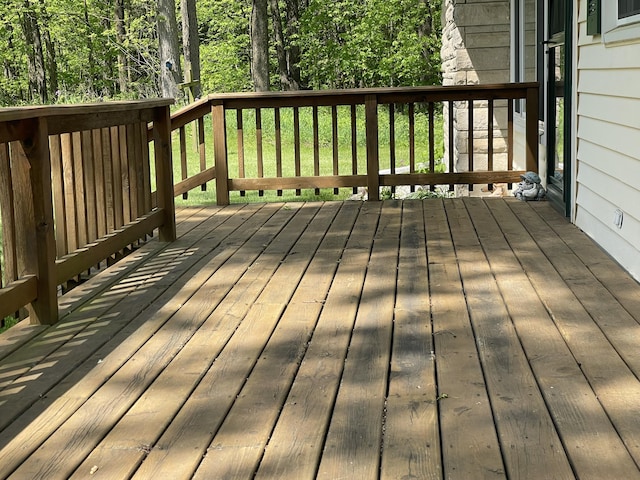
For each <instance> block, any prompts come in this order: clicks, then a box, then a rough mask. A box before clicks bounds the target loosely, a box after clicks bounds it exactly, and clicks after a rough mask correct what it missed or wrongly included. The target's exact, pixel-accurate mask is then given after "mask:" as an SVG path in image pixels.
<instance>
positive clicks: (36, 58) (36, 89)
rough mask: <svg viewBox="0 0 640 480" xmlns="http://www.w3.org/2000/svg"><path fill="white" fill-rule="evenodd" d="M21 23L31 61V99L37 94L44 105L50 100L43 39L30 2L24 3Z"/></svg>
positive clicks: (26, 0) (27, 0)
mask: <svg viewBox="0 0 640 480" xmlns="http://www.w3.org/2000/svg"><path fill="white" fill-rule="evenodd" d="M21 21H22V29H23V32H24V38H25V41H26V45H27V57H28V59H29V98H33V95H34V94H35V95H36V96H37V97H39V99H40V101H41V102H42V103H46V102H47V100H48V95H47V77H46V73H45V63H44V53H43V51H42V37H41V36H40V27H39V26H38V19H37V16H36V12H35V10H34V9H33V7H32V6H31V4H30V3H29V0H25V1H24V11H23V14H22V17H21Z"/></svg>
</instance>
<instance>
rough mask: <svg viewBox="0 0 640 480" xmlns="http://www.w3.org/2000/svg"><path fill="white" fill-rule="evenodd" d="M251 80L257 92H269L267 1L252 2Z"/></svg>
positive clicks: (256, 0) (254, 0)
mask: <svg viewBox="0 0 640 480" xmlns="http://www.w3.org/2000/svg"><path fill="white" fill-rule="evenodd" d="M251 79H252V80H253V88H254V90H255V91H256V92H264V91H268V90H269V19H268V16H267V0H252V9H251Z"/></svg>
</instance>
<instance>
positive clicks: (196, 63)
mask: <svg viewBox="0 0 640 480" xmlns="http://www.w3.org/2000/svg"><path fill="white" fill-rule="evenodd" d="M180 12H181V14H182V49H183V52H184V70H185V77H186V78H187V81H194V80H198V82H199V81H200V38H199V37H198V17H197V12H196V2H195V0H181V1H180ZM190 88H191V92H192V94H193V97H194V98H199V97H200V83H196V84H194V85H193V86H192V87H190Z"/></svg>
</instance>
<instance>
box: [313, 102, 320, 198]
mask: <svg viewBox="0 0 640 480" xmlns="http://www.w3.org/2000/svg"><path fill="white" fill-rule="evenodd" d="M318 130H319V127H318V107H317V106H315V105H314V106H313V175H314V176H315V177H319V176H320V134H319V132H318ZM315 194H316V195H320V189H319V188H316V189H315Z"/></svg>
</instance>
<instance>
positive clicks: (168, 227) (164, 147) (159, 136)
mask: <svg viewBox="0 0 640 480" xmlns="http://www.w3.org/2000/svg"><path fill="white" fill-rule="evenodd" d="M153 151H154V156H155V164H156V188H157V192H158V197H157V198H158V208H160V209H162V211H163V212H164V220H163V223H162V225H161V226H160V227H159V229H158V230H159V235H160V241H161V242H172V241H174V240H175V239H176V217H175V202H174V196H173V166H172V158H171V112H170V110H169V106H168V105H167V106H162V107H156V108H155V109H154V112H153Z"/></svg>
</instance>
